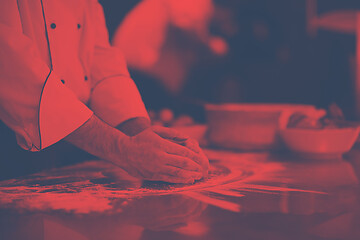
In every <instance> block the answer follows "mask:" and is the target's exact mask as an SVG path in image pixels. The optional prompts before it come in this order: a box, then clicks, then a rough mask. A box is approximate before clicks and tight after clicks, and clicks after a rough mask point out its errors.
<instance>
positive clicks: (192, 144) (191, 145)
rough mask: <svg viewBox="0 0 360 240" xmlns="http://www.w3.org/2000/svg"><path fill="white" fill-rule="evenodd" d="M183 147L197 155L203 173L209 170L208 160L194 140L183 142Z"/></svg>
mask: <svg viewBox="0 0 360 240" xmlns="http://www.w3.org/2000/svg"><path fill="white" fill-rule="evenodd" d="M185 147H187V148H188V149H190V150H192V151H193V152H195V153H197V154H198V157H199V164H200V165H201V166H202V167H203V170H204V171H207V170H208V169H209V159H208V158H207V157H206V155H205V154H204V152H203V151H202V150H201V148H200V146H199V143H198V142H197V141H196V140H194V139H191V138H190V139H188V140H186V141H185Z"/></svg>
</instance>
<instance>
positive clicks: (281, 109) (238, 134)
mask: <svg viewBox="0 0 360 240" xmlns="http://www.w3.org/2000/svg"><path fill="white" fill-rule="evenodd" d="M205 109H206V113H207V121H208V134H207V136H208V140H209V142H210V144H211V145H213V146H217V147H223V148H232V149H240V150H269V149H274V148H278V147H279V146H280V143H281V141H280V137H279V135H278V131H279V129H281V128H284V127H285V125H286V123H287V121H288V118H289V117H290V115H291V114H293V113H295V112H301V113H304V114H307V115H312V114H313V113H314V112H316V111H317V110H316V108H315V107H314V106H312V105H295V104H221V105H206V106H205Z"/></svg>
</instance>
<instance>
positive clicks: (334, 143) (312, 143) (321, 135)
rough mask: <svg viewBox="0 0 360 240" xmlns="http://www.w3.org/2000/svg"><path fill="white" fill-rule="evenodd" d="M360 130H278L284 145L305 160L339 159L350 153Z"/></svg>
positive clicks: (350, 128) (353, 128)
mask: <svg viewBox="0 0 360 240" xmlns="http://www.w3.org/2000/svg"><path fill="white" fill-rule="evenodd" d="M359 131H360V128H358V127H347V128H335V129H300V128H288V129H282V130H280V135H281V137H282V139H283V141H284V143H285V145H286V146H287V147H288V148H289V149H290V150H291V151H293V152H295V153H298V154H300V155H301V156H303V157H306V158H315V159H320V158H324V159H329V158H340V157H341V156H342V154H344V153H346V152H348V151H350V149H351V148H352V147H353V145H354V144H355V142H356V139H357V138H358V136H359Z"/></svg>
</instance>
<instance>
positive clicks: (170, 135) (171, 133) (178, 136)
mask: <svg viewBox="0 0 360 240" xmlns="http://www.w3.org/2000/svg"><path fill="white" fill-rule="evenodd" d="M153 131H154V132H155V133H156V134H157V135H159V136H160V137H162V138H165V139H171V140H174V141H186V140H188V139H189V138H190V137H189V136H187V135H185V134H183V133H180V132H179V131H177V130H175V129H171V128H166V127H161V126H154V127H153Z"/></svg>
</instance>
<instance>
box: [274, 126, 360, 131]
mask: <svg viewBox="0 0 360 240" xmlns="http://www.w3.org/2000/svg"><path fill="white" fill-rule="evenodd" d="M352 131H353V132H358V133H360V126H358V127H355V126H349V127H340V128H320V129H317V128H283V129H279V132H293V133H295V132H307V133H310V132H313V133H315V132H316V133H320V132H322V133H324V132H352Z"/></svg>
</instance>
